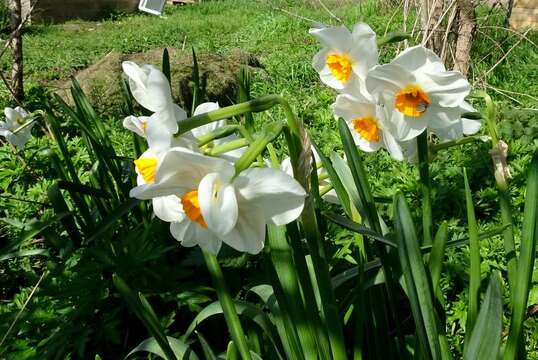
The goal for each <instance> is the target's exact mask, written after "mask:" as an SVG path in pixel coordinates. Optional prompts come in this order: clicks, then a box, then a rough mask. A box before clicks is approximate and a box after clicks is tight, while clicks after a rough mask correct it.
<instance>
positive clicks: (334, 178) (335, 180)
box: [312, 143, 352, 216]
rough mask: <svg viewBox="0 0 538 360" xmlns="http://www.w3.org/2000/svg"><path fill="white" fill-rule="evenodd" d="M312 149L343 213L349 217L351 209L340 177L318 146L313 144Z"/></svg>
mask: <svg viewBox="0 0 538 360" xmlns="http://www.w3.org/2000/svg"><path fill="white" fill-rule="evenodd" d="M312 145H313V146H314V148H315V149H316V151H317V153H318V155H319V158H320V160H321V163H322V164H323V167H324V168H325V171H327V174H328V175H329V179H330V180H331V184H332V186H333V188H334V190H335V191H336V195H337V196H338V199H339V200H340V203H341V204H342V207H343V208H344V211H345V213H346V214H347V216H351V215H352V214H351V207H350V203H349V201H350V200H349V195H348V194H347V191H346V189H345V188H344V185H343V184H342V181H341V180H340V177H339V176H338V174H337V173H336V171H335V169H334V167H333V164H332V163H331V161H329V159H327V158H326V157H325V155H323V153H322V152H321V151H320V149H319V148H318V146H317V145H316V144H315V143H313V144H312Z"/></svg>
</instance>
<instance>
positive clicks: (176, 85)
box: [53, 49, 261, 115]
mask: <svg viewBox="0 0 538 360" xmlns="http://www.w3.org/2000/svg"><path fill="white" fill-rule="evenodd" d="M162 53H163V49H154V50H151V51H149V52H146V53H136V54H121V53H118V52H111V53H109V54H107V55H106V56H105V57H103V58H102V59H101V60H99V61H97V62H96V63H94V64H93V65H91V66H90V67H88V68H86V69H84V70H81V71H80V72H78V73H77V74H76V75H75V77H76V79H77V80H78V81H79V82H80V84H81V86H82V89H83V90H84V92H85V93H86V94H87V95H88V96H89V98H90V100H91V102H92V104H94V106H95V107H96V109H97V111H98V112H100V113H102V114H109V115H112V114H117V113H118V112H121V109H122V106H123V103H124V101H123V95H122V88H121V76H122V70H121V63H122V62H123V61H134V62H136V63H137V64H153V65H155V66H157V67H158V68H160V67H161V62H162ZM169 53H170V65H171V73H172V74H171V76H172V81H171V83H172V95H173V97H174V100H175V101H176V102H177V103H178V104H179V105H180V106H182V107H186V106H187V105H188V104H190V103H191V102H192V66H193V65H192V53H191V51H190V50H180V49H169ZM196 56H197V59H198V66H199V70H200V76H201V77H202V79H204V81H205V82H206V91H207V97H208V99H209V100H211V101H218V102H219V104H221V105H229V104H231V103H233V101H235V99H236V98H237V96H236V95H237V90H238V85H237V76H238V74H239V69H240V67H241V65H242V64H245V65H247V66H249V67H250V68H251V69H253V70H255V69H256V68H260V67H261V65H260V63H259V61H258V60H257V59H256V58H255V57H254V56H253V55H251V54H249V53H246V52H244V51H242V50H240V49H233V50H231V51H230V52H228V53H226V54H223V55H218V54H213V53H204V52H201V53H197V54H196ZM53 86H54V87H57V89H58V90H57V93H58V94H59V95H60V96H61V97H62V98H63V99H64V100H66V101H68V102H72V99H71V97H70V92H69V89H70V86H71V81H70V80H69V81H60V82H57V83H55V84H54V85H53Z"/></svg>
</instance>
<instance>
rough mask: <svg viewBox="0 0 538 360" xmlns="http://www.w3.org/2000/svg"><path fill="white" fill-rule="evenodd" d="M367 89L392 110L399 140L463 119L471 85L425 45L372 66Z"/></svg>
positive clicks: (392, 118)
mask: <svg viewBox="0 0 538 360" xmlns="http://www.w3.org/2000/svg"><path fill="white" fill-rule="evenodd" d="M366 88H367V89H368V91H369V92H370V93H371V94H372V95H373V96H374V98H375V99H376V100H377V101H378V102H379V103H381V104H383V105H384V106H385V107H387V109H389V111H392V110H395V111H392V116H391V118H390V120H391V122H392V123H393V124H394V129H395V130H396V132H395V133H393V134H394V136H395V137H396V138H397V139H398V140H402V141H405V140H409V139H412V138H414V137H416V136H418V135H419V134H421V133H422V132H423V131H424V130H425V129H426V128H435V129H442V128H446V127H447V126H449V125H450V124H451V123H452V122H454V121H455V120H457V119H458V118H459V115H461V113H460V114H457V111H451V110H453V109H454V108H457V107H459V106H461V105H462V104H463V102H464V100H465V97H466V96H467V95H469V92H470V90H471V86H470V85H469V82H468V81H467V79H465V77H464V76H463V75H462V74H461V73H459V72H456V71H447V70H446V69H445V66H444V65H443V63H442V61H441V59H440V58H439V57H438V56H437V55H435V54H434V53H433V52H432V51H431V50H428V49H426V48H425V47H423V46H420V45H419V46H415V47H411V48H408V49H406V50H404V51H403V52H402V53H400V54H399V55H398V56H397V57H396V58H395V59H394V60H393V61H392V62H391V63H390V64H385V65H378V66H375V67H374V68H373V69H371V70H370V71H369V73H368V76H367V78H366Z"/></svg>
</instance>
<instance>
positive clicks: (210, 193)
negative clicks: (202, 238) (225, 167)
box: [198, 173, 238, 235]
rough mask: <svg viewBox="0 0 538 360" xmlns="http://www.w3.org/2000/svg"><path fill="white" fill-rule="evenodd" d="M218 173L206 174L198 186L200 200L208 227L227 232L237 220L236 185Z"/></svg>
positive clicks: (214, 230) (215, 231) (221, 232)
mask: <svg viewBox="0 0 538 360" xmlns="http://www.w3.org/2000/svg"><path fill="white" fill-rule="evenodd" d="M227 180H228V179H222V178H221V177H220V175H219V174H218V173H211V174H208V175H206V176H205V177H204V178H203V179H202V181H200V185H199V186H198V201H199V202H200V210H201V212H202V216H203V218H204V221H205V223H206V224H207V227H208V228H209V229H210V230H211V231H213V232H214V233H216V234H219V235H220V234H227V233H229V232H230V231H231V230H232V228H233V227H234V226H235V224H236V222H237V214H238V208H237V199H236V197H235V189H234V187H233V186H232V185H231V184H229V183H227V182H226V181H227Z"/></svg>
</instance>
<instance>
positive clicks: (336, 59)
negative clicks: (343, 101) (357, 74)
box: [327, 54, 352, 83]
mask: <svg viewBox="0 0 538 360" xmlns="http://www.w3.org/2000/svg"><path fill="white" fill-rule="evenodd" d="M327 66H328V67H329V70H330V71H331V74H332V75H333V76H334V77H335V78H336V79H337V80H338V81H340V82H342V83H346V82H347V81H348V80H349V75H351V68H352V63H351V59H350V58H349V56H348V55H346V54H331V55H329V56H327Z"/></svg>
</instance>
